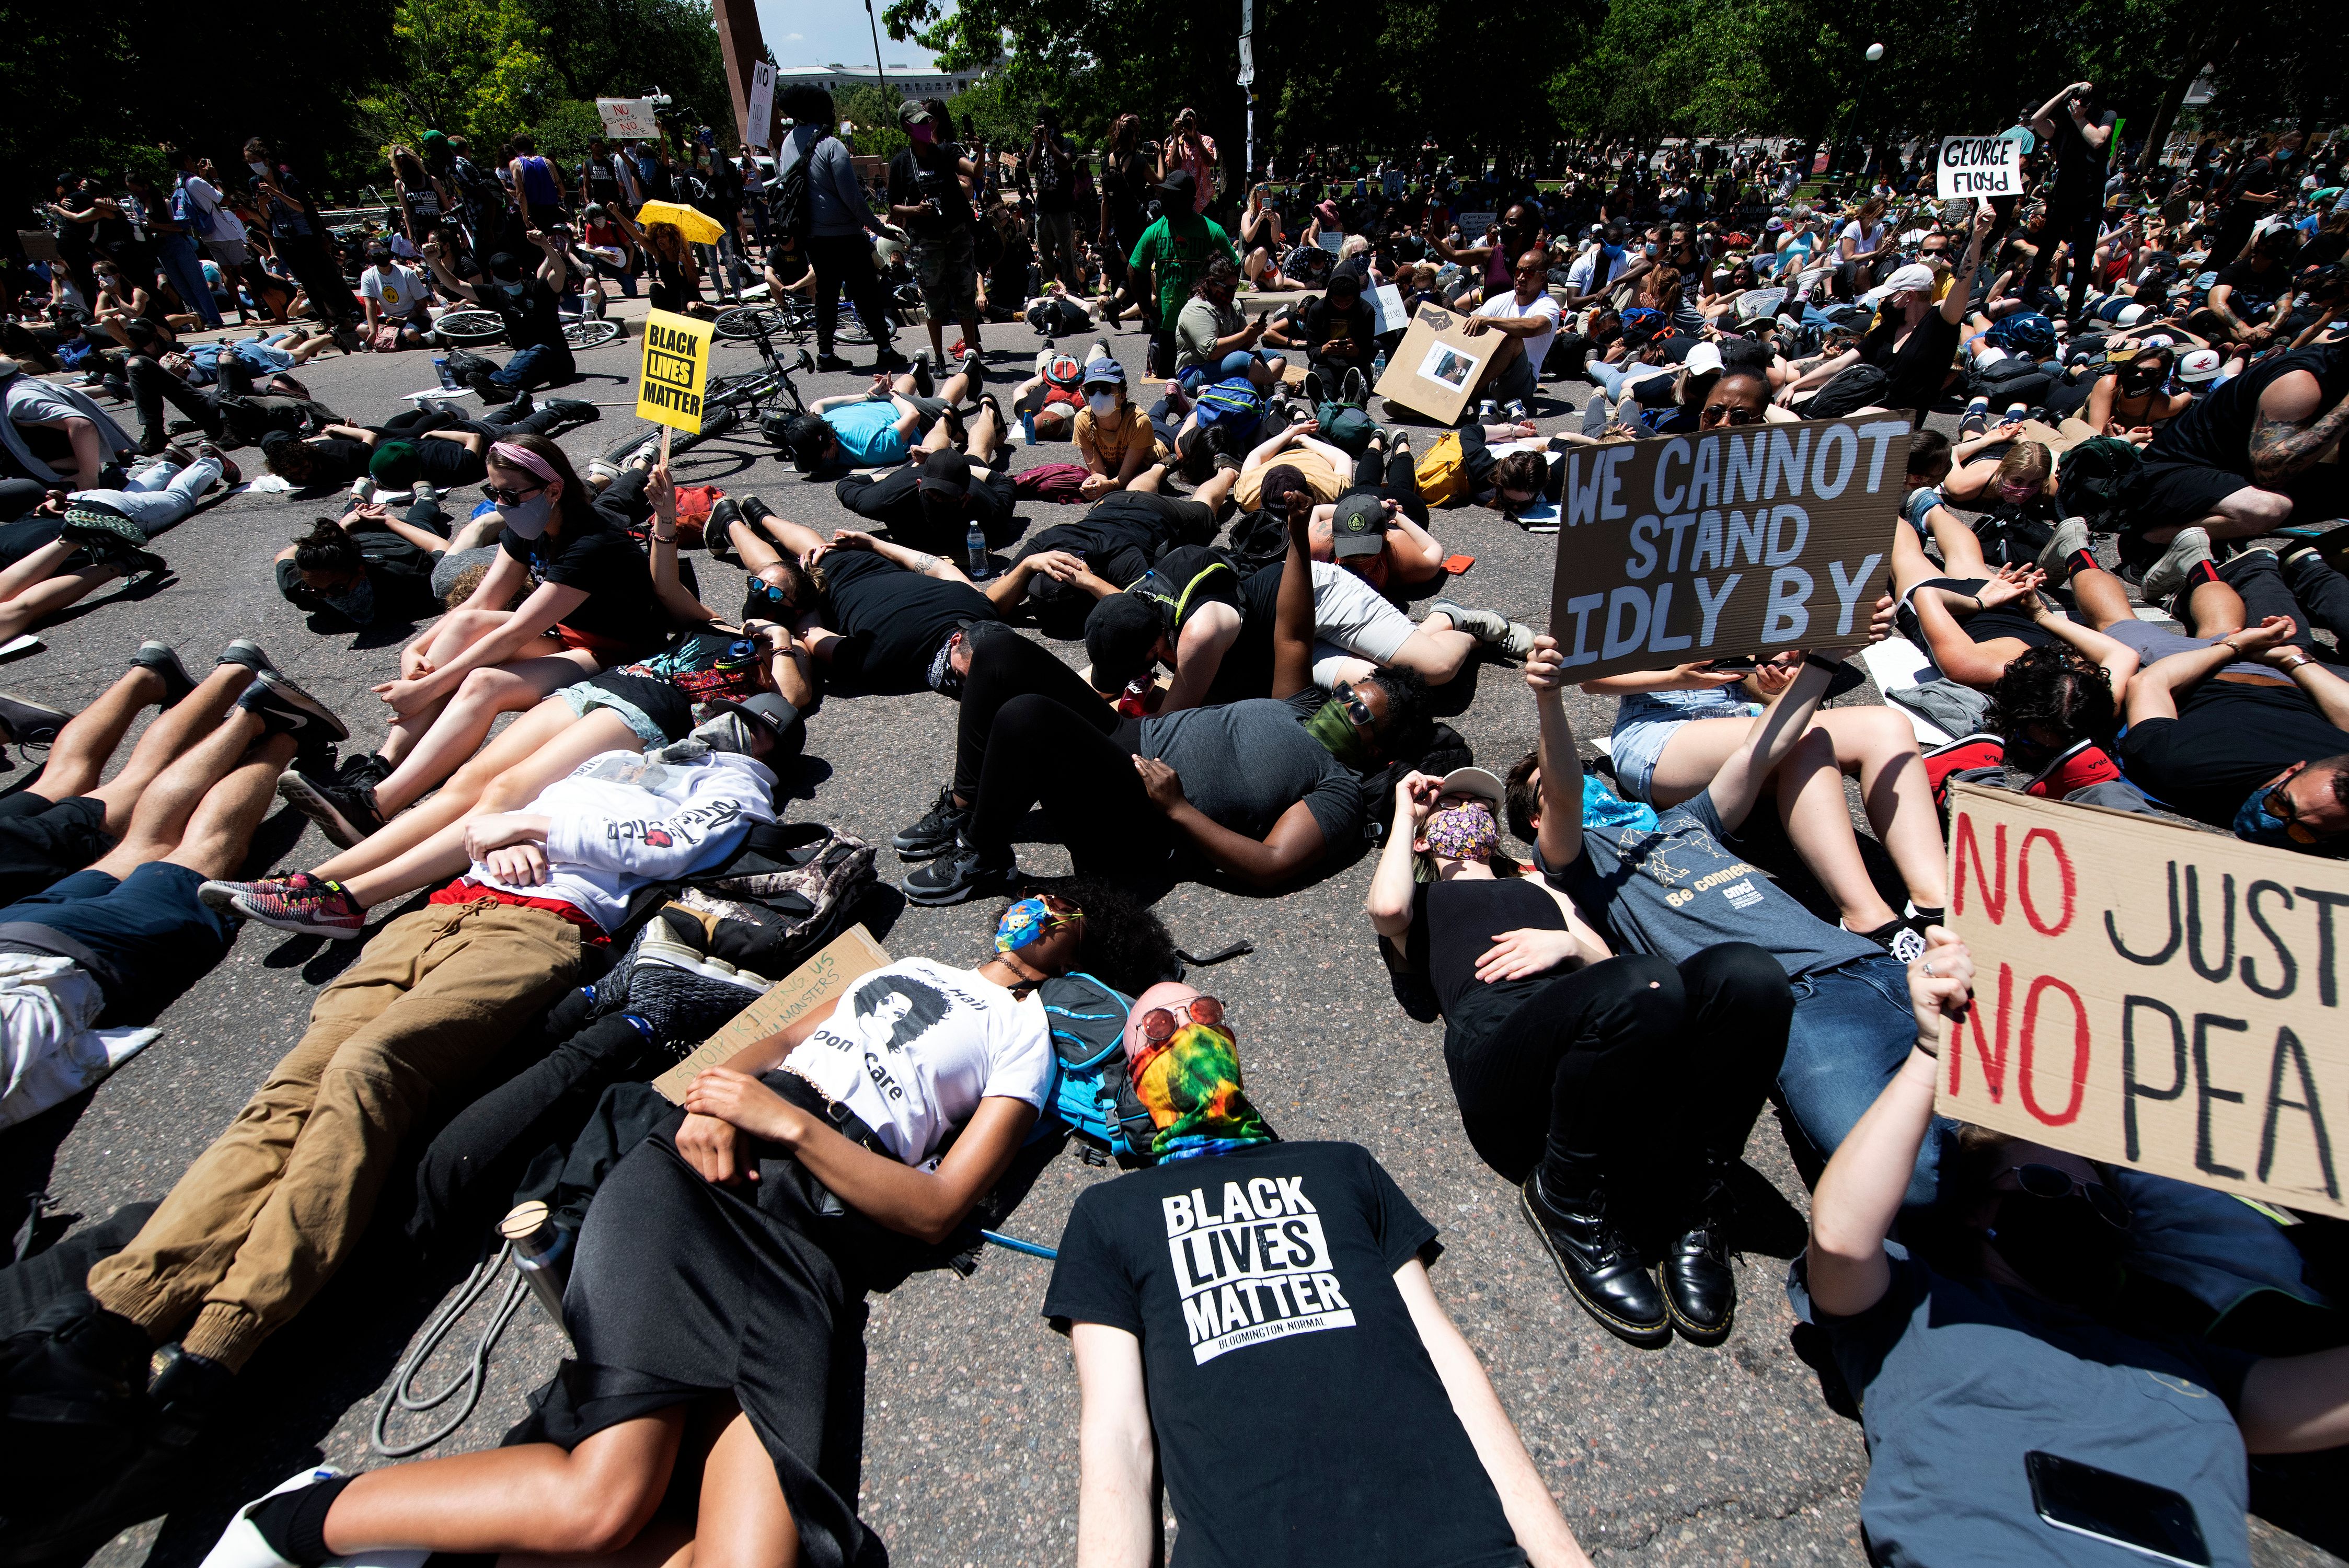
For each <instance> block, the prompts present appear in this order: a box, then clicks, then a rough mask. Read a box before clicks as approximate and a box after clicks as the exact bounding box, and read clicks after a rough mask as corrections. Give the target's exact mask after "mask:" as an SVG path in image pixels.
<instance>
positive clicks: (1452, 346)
mask: <svg viewBox="0 0 2349 1568" xmlns="http://www.w3.org/2000/svg"><path fill="white" fill-rule="evenodd" d="M1467 324H1468V316H1467V315H1465V314H1464V313H1463V312H1460V311H1452V310H1446V309H1444V307H1443V306H1442V305H1439V304H1435V303H1434V302H1433V301H1429V302H1427V303H1425V304H1422V305H1421V306H1420V307H1419V311H1418V313H1417V314H1416V315H1413V317H1412V318H1411V327H1410V330H1408V331H1406V332H1405V333H1404V334H1403V335H1402V342H1401V343H1400V344H1398V345H1396V346H1395V351H1394V353H1393V354H1392V355H1391V356H1388V359H1387V368H1386V374H1385V375H1383V376H1381V377H1379V385H1378V394H1379V396H1380V397H1383V398H1385V399H1386V400H1387V401H1388V402H1390V403H1392V404H1393V405H1395V407H1399V408H1408V409H1410V410H1411V411H1412V412H1413V413H1414V414H1421V415H1424V416H1425V417H1426V418H1430V419H1433V420H1434V421H1435V422H1436V423H1437V424H1439V425H1456V424H1458V423H1459V422H1460V415H1461V412H1462V410H1464V409H1465V408H1466V407H1468V405H1469V403H1470V402H1471V401H1473V400H1474V399H1475V396H1476V388H1477V387H1480V386H1482V385H1483V384H1484V383H1485V379H1486V378H1487V377H1490V376H1492V374H1493V373H1494V372H1495V371H1496V370H1498V369H1499V368H1500V367H1501V366H1505V365H1506V364H1507V363H1508V362H1509V361H1510V360H1512V359H1514V358H1516V356H1518V355H1520V354H1522V353H1524V352H1525V346H1524V345H1523V344H1521V343H1519V342H1518V341H1517V340H1516V338H1514V337H1511V336H1510V335H1508V334H1507V333H1506V332H1493V331H1489V330H1487V331H1485V332H1480V333H1475V334H1473V335H1472V334H1470V333H1468V332H1467V331H1465V330H1464V328H1465V327H1466V325H1467Z"/></svg>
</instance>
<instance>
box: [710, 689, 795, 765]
mask: <svg viewBox="0 0 2349 1568" xmlns="http://www.w3.org/2000/svg"><path fill="white" fill-rule="evenodd" d="M709 708H710V711H711V712H713V713H731V714H736V715H739V716H740V717H741V719H742V721H743V722H744V723H745V724H748V725H750V726H753V727H756V728H759V729H763V730H765V731H766V732H767V734H768V736H769V738H771V739H772V740H773V741H774V749H773V750H772V751H771V752H769V753H768V755H769V756H771V757H776V758H782V757H796V756H798V755H799V753H800V748H802V746H804V745H806V744H807V723H806V721H805V720H804V719H802V717H800V710H799V709H798V708H797V707H794V706H792V701H791V699H790V698H788V697H786V696H781V695H779V694H778V693H775V692H771V691H762V692H760V693H759V694H758V695H757V696H749V697H745V698H743V699H742V700H741V701H740V702H735V701H733V700H732V699H730V698H728V697H713V698H711V699H710V702H709Z"/></svg>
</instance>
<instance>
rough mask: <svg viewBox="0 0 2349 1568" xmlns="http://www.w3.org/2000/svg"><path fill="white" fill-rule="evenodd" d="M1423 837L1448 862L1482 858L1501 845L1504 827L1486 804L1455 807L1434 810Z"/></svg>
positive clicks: (1424, 828)
mask: <svg viewBox="0 0 2349 1568" xmlns="http://www.w3.org/2000/svg"><path fill="white" fill-rule="evenodd" d="M1420 837H1422V838H1423V839H1425V840H1426V841H1427V847H1428V849H1429V850H1431V851H1433V852H1434V853H1436V854H1439V855H1442V856H1443V857H1444V859H1445V860H1448V861H1481V860H1484V859H1485V858H1486V857H1487V856H1489V855H1491V854H1492V852H1493V851H1495V850H1496V849H1499V848H1500V847H1501V827H1500V824H1499V823H1497V822H1495V821H1494V820H1493V813H1492V812H1491V811H1490V810H1487V809H1486V808H1485V807H1483V806H1451V807H1446V808H1445V809H1444V810H1441V811H1434V812H1431V813H1430V814H1429V816H1428V819H1427V823H1426V826H1424V827H1423V828H1422V829H1421V830H1420Z"/></svg>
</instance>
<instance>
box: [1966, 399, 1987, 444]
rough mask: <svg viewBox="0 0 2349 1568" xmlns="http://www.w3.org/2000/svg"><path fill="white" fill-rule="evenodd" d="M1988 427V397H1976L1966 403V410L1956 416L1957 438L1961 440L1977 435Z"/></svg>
mask: <svg viewBox="0 0 2349 1568" xmlns="http://www.w3.org/2000/svg"><path fill="white" fill-rule="evenodd" d="M1989 428H1990V399H1989V398H1987V397H1976V398H1974V399H1972V400H1971V402H1969V403H1968V404H1967V405H1966V411H1965V412H1964V413H1962V414H1961V415H1959V416H1958V438H1959V439H1961V440H1963V439H1965V438H1968V437H1971V436H1979V435H1981V434H1982V432H1983V431H1984V430H1987V429H1989Z"/></svg>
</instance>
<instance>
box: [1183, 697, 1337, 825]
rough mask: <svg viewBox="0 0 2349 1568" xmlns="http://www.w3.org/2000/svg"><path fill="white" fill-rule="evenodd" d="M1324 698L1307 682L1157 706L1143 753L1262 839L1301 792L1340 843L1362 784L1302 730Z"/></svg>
mask: <svg viewBox="0 0 2349 1568" xmlns="http://www.w3.org/2000/svg"><path fill="white" fill-rule="evenodd" d="M1327 700H1328V699H1327V698H1326V697H1325V696H1323V695H1322V693H1321V691H1320V689H1319V687H1315V686H1308V687H1306V688H1305V689H1304V690H1303V691H1301V692H1299V693H1298V694H1297V695H1296V696H1291V697H1287V698H1283V697H1272V696H1257V697H1249V698H1247V700H1246V701H1244V702H1227V703H1222V704H1218V705H1217V706H1216V707H1189V708H1185V709H1183V710H1182V711H1181V712H1179V713H1162V714H1158V715H1156V716H1154V717H1150V718H1145V719H1143V721H1142V755H1143V756H1144V757H1154V758H1157V759H1158V760H1160V761H1162V762H1164V763H1165V764H1166V765H1167V766H1168V767H1169V768H1172V769H1174V771H1175V772H1176V773H1177V774H1179V775H1181V776H1182V779H1183V793H1184V795H1185V797H1187V798H1188V799H1189V800H1190V802H1191V804H1193V805H1194V806H1196V807H1197V808H1199V810H1201V811H1202V812H1203V813H1205V814H1206V817H1207V819H1208V820H1210V821H1213V822H1215V823H1216V824H1217V825H1218V826H1221V827H1226V828H1229V829H1230V830H1232V831H1234V832H1236V833H1246V834H1247V836H1248V837H1249V838H1251V839H1261V838H1263V837H1264V836H1265V835H1266V834H1267V833H1269V832H1271V831H1272V825H1273V824H1274V823H1275V822H1277V821H1278V820H1280V814H1281V813H1282V812H1283V811H1286V810H1288V809H1289V808H1290V807H1291V806H1294V805H1295V804H1297V802H1299V800H1302V801H1304V802H1305V804H1306V808H1307V809H1308V810H1310V811H1311V812H1312V813H1313V820H1315V821H1316V822H1318V823H1319V824H1320V826H1321V836H1322V838H1323V839H1325V840H1327V841H1329V842H1330V843H1332V844H1339V843H1342V842H1344V841H1346V840H1347V839H1349V838H1351V837H1352V836H1353V835H1355V834H1356V833H1358V832H1360V831H1361V825H1362V784H1361V779H1357V778H1355V777H1354V773H1353V770H1352V769H1350V768H1348V767H1347V766H1346V765H1345V764H1344V763H1342V762H1340V761H1339V760H1338V759H1337V758H1334V757H1332V756H1330V751H1329V748H1327V747H1325V746H1323V745H1322V744H1321V743H1320V742H1319V741H1318V740H1316V739H1314V738H1312V737H1311V736H1310V735H1308V734H1306V733H1305V721H1306V720H1307V719H1309V718H1311V717H1313V716H1314V714H1315V713H1317V712H1319V710H1320V707H1321V705H1322V703H1323V702H1325V701H1327Z"/></svg>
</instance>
